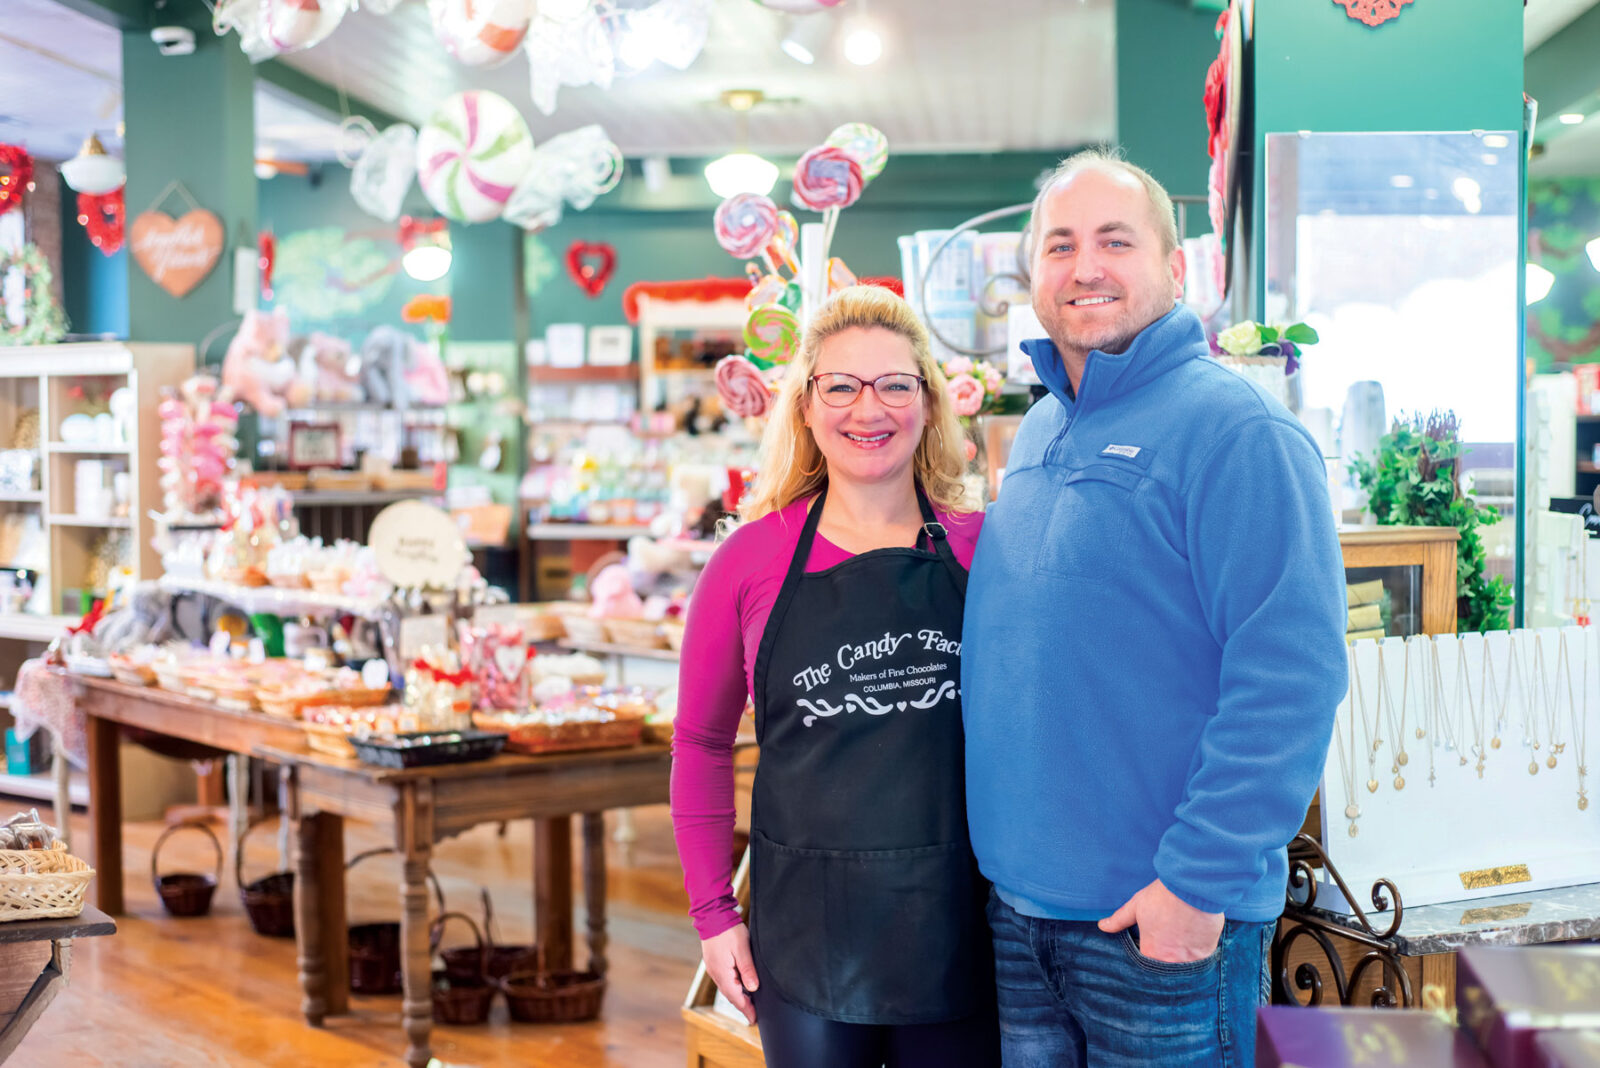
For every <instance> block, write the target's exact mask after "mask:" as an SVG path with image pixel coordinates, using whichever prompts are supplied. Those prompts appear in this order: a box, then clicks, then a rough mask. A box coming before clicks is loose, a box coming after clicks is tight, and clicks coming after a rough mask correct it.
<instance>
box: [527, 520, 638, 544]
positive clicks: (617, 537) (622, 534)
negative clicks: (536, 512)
mask: <svg viewBox="0 0 1600 1068" xmlns="http://www.w3.org/2000/svg"><path fill="white" fill-rule="evenodd" d="M649 533H650V528H649V527H641V526H636V525H631V524H630V525H627V526H621V525H617V526H605V525H600V524H596V523H532V524H530V525H529V526H528V538H529V539H530V540H532V541H627V540H628V539H629V538H635V537H640V536H648V535H649Z"/></svg>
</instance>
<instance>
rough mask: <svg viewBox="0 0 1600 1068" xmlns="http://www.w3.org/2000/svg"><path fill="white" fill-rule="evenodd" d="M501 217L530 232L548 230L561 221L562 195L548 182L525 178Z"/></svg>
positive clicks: (514, 191) (513, 192)
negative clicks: (531, 180) (530, 180)
mask: <svg viewBox="0 0 1600 1068" xmlns="http://www.w3.org/2000/svg"><path fill="white" fill-rule="evenodd" d="M500 217H501V218H502V219H504V220H505V221H506V222H508V223H510V224H511V225H512V226H520V227H522V228H523V229H524V230H527V231H529V232H530V233H538V232H539V231H540V230H548V229H550V227H552V226H554V225H555V224H556V223H558V222H560V221H561V197H560V196H559V195H558V194H557V192H556V191H555V190H553V189H552V188H551V187H550V186H548V185H546V184H543V183H541V182H538V181H533V182H529V181H526V180H524V181H523V183H522V184H521V185H519V186H517V188H516V189H515V190H513V191H512V193H511V199H510V200H508V201H506V210H505V212H504V213H503V214H501V216H500Z"/></svg>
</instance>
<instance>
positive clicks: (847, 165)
mask: <svg viewBox="0 0 1600 1068" xmlns="http://www.w3.org/2000/svg"><path fill="white" fill-rule="evenodd" d="M864 184H865V183H864V182H863V181H862V178H861V165H860V164H859V163H857V162H856V161H855V160H853V159H851V158H850V157H849V156H848V155H846V154H845V152H844V150H843V149H840V148H836V147H834V146H833V145H818V146H817V147H816V148H813V149H812V150H811V151H809V152H807V153H806V154H805V155H803V156H801V157H800V162H798V163H796V164H795V167H794V195H795V197H796V198H798V199H799V201H800V203H801V204H803V205H805V206H806V207H808V208H810V209H811V210H812V211H826V210H827V209H828V208H848V207H849V206H850V205H852V204H854V203H855V202H856V201H857V200H858V199H860V197H861V188H862V186H863V185H864Z"/></svg>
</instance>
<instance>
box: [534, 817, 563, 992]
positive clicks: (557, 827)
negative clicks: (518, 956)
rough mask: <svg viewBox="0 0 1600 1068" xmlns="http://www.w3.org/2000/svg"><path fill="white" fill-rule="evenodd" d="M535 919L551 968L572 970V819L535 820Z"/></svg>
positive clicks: (554, 969)
mask: <svg viewBox="0 0 1600 1068" xmlns="http://www.w3.org/2000/svg"><path fill="white" fill-rule="evenodd" d="M533 922H534V928H535V935H536V937H537V938H538V942H539V945H540V947H541V948H542V949H543V950H544V964H545V967H546V968H548V969H549V970H550V971H557V972H561V971H570V970H571V969H572V820H571V818H570V817H568V816H558V817H556V818H555V819H541V820H534V821H533Z"/></svg>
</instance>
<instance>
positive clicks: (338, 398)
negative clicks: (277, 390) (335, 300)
mask: <svg viewBox="0 0 1600 1068" xmlns="http://www.w3.org/2000/svg"><path fill="white" fill-rule="evenodd" d="M289 351H290V352H291V353H292V354H293V356H294V358H295V363H296V364H297V365H298V367H299V370H300V373H299V376H298V377H297V378H296V380H295V382H294V383H293V384H292V385H291V386H290V387H289V398H288V399H289V403H290V404H292V405H294V406H295V407H297V408H298V407H302V406H304V405H306V404H359V403H361V402H362V401H363V400H366V396H367V395H366V391H365V390H364V389H362V388H361V381H360V377H359V375H360V368H359V366H358V365H357V364H356V360H355V359H354V357H353V356H352V354H351V351H350V342H348V341H345V340H344V339H342V338H337V337H334V336H333V335H331V334H324V333H322V332H321V331H320V330H319V331H316V332H314V333H312V334H311V335H309V336H307V337H302V338H295V339H294V340H293V341H291V342H290V343H289Z"/></svg>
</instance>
